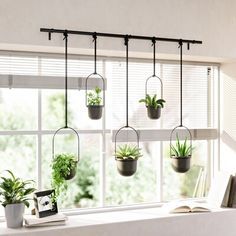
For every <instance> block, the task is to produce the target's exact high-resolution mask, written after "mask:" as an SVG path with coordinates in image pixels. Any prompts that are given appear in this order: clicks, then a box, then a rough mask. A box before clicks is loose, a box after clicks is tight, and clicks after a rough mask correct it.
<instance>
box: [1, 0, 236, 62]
mask: <svg viewBox="0 0 236 236" xmlns="http://www.w3.org/2000/svg"><path fill="white" fill-rule="evenodd" d="M235 9H236V1H235V0H224V1H220V0H197V1H196V0H195V1H193V0H50V1H49V0H40V1H39V0H20V1H19V0H18V1H17V0H1V1H0V16H1V20H0V29H1V31H0V35H1V37H0V49H15V50H41V51H45V50H50V51H56V50H58V48H57V47H58V46H62V45H63V42H62V41H61V40H60V39H61V37H60V36H57V37H54V39H53V41H52V42H49V41H48V40H47V35H46V34H45V33H40V32H39V28H40V27H49V28H51V27H54V28H67V29H75V30H87V31H104V32H113V33H129V34H140V35H150V36H154V35H155V36H161V37H175V38H181V37H182V38H188V39H198V40H203V45H195V46H193V47H192V50H191V51H190V52H189V53H190V54H191V55H194V56H201V57H205V59H207V60H213V61H216V60H218V59H216V58H222V59H220V60H226V59H236V46H235V42H236V14H235ZM88 42H89V43H88ZM122 43H123V42H121V41H120V40H117V39H116V40H112V39H108V40H104V39H102V40H100V39H99V47H100V48H102V49H106V50H123V48H124V47H123V44H122ZM45 46H47V47H45ZM91 46H92V43H91V42H90V41H88V38H87V37H83V36H82V37H73V39H72V38H71V39H70V47H72V48H77V49H78V48H91ZM149 46H150V44H149V43H148V42H136V43H132V42H131V50H133V51H136V52H140V51H141V52H145V51H146V52H151V49H150V47H149ZM159 50H160V51H161V52H162V53H165V54H166V53H167V54H173V53H174V54H175V53H177V52H178V49H177V47H176V45H173V44H170V43H161V45H160V49H159ZM71 52H72V51H71ZM73 52H84V51H83V50H79V51H78V50H77V51H76V50H75V49H73ZM185 53H187V52H186V50H185ZM207 57H211V58H207Z"/></svg>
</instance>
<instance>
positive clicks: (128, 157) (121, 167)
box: [115, 36, 142, 177]
mask: <svg viewBox="0 0 236 236" xmlns="http://www.w3.org/2000/svg"><path fill="white" fill-rule="evenodd" d="M128 41H129V38H128V36H126V37H125V46H126V125H125V126H123V127H121V128H120V129H119V130H118V131H117V132H116V134H115V160H116V165H117V170H118V172H119V173H120V174H121V175H122V176H126V177H128V176H132V175H133V174H135V172H136V171H137V161H138V159H139V158H140V157H141V156H142V154H141V149H140V148H139V135H138V132H137V131H136V130H135V129H134V128H133V127H131V126H129V112H128V111H129V103H128V99H129V93H128V90H129V80H128V78H129V76H128V75H129V74H128ZM125 130H126V131H127V132H129V130H131V132H133V133H134V135H135V141H136V144H135V145H131V144H127V143H126V144H122V145H119V146H117V139H118V136H119V135H120V134H122V131H125ZM128 141H129V140H127V142H128Z"/></svg>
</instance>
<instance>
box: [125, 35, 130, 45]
mask: <svg viewBox="0 0 236 236" xmlns="http://www.w3.org/2000/svg"><path fill="white" fill-rule="evenodd" d="M124 40H125V46H128V42H129V35H128V34H126V35H125V37H124Z"/></svg>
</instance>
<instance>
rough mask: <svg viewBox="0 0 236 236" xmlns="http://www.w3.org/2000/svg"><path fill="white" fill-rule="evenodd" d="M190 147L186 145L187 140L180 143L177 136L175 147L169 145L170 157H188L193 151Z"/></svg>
mask: <svg viewBox="0 0 236 236" xmlns="http://www.w3.org/2000/svg"><path fill="white" fill-rule="evenodd" d="M193 149H194V148H193V147H192V145H190V144H188V143H187V138H185V140H184V142H183V143H181V142H180V140H179V137H178V135H176V143H175V146H174V145H172V144H171V150H170V152H171V156H175V157H188V156H190V155H191V153H192V151H193Z"/></svg>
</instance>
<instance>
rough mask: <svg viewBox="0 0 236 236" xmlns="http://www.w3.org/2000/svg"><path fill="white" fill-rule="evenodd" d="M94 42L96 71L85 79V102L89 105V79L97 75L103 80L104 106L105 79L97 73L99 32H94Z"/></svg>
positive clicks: (103, 99) (103, 100) (103, 103)
mask: <svg viewBox="0 0 236 236" xmlns="http://www.w3.org/2000/svg"><path fill="white" fill-rule="evenodd" d="M93 42H94V72H93V73H91V74H90V75H89V76H88V77H87V78H86V81H85V96H86V97H85V102H86V106H87V107H88V82H89V79H92V77H93V76H97V77H98V78H97V79H100V80H101V81H102V91H103V92H102V93H103V98H102V107H104V105H105V79H104V78H103V76H102V75H100V74H99V73H97V33H96V32H94V33H93Z"/></svg>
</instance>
